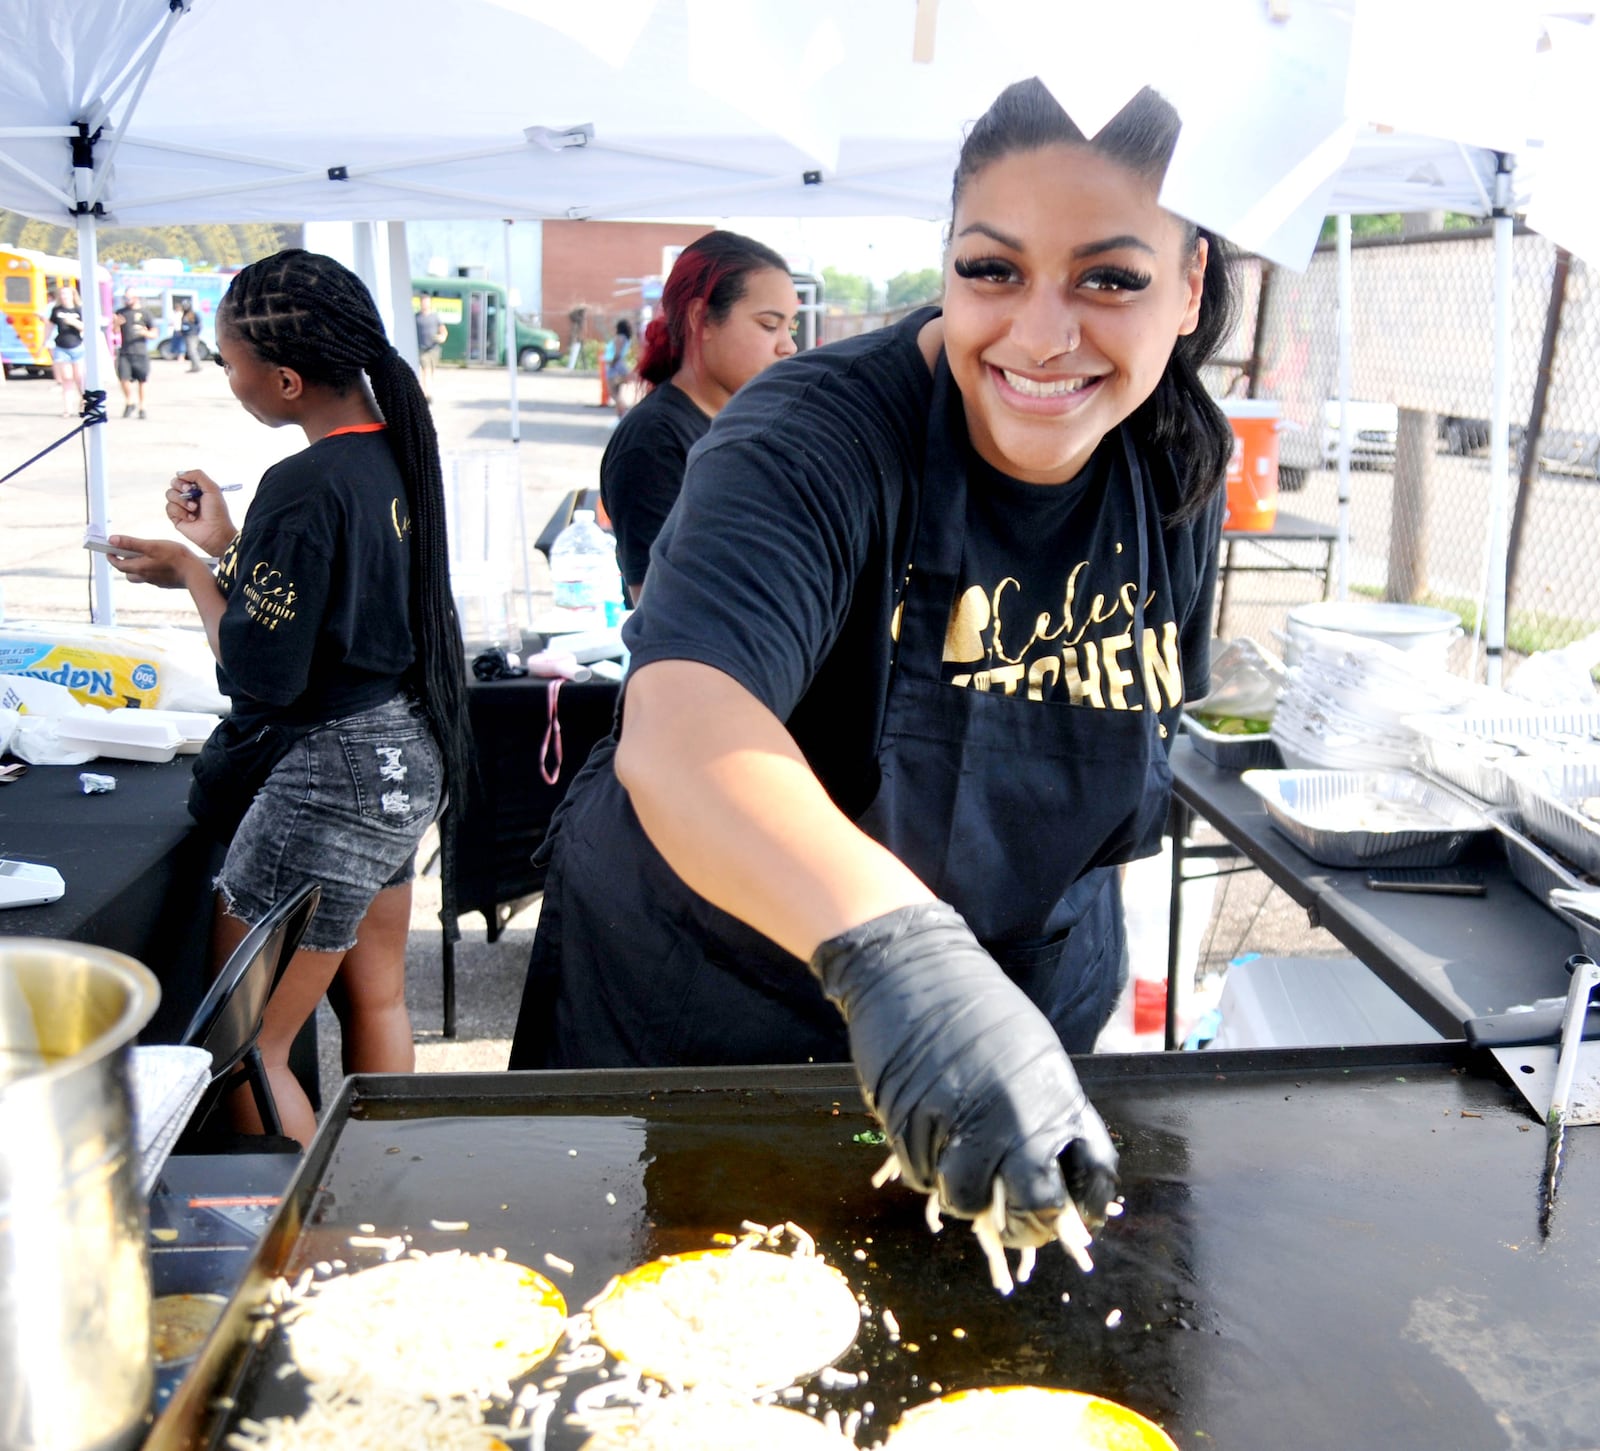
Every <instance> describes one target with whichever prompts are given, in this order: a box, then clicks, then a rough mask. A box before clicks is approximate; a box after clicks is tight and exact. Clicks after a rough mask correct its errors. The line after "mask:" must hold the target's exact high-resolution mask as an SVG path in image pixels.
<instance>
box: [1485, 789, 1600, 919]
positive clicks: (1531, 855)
mask: <svg viewBox="0 0 1600 1451" xmlns="http://www.w3.org/2000/svg"><path fill="white" fill-rule="evenodd" d="M1489 820H1490V822H1491V823H1492V824H1493V826H1494V829H1495V830H1496V831H1497V832H1498V833H1499V835H1500V841H1501V844H1502V845H1503V846H1504V847H1505V849H1506V861H1507V862H1508V863H1509V864H1510V867H1511V875H1512V876H1513V877H1514V878H1515V879H1516V881H1517V884H1518V885H1519V886H1521V887H1522V889H1523V890H1524V891H1526V892H1528V893H1529V894H1530V895H1531V896H1533V897H1536V898H1537V899H1538V900H1539V901H1541V902H1543V903H1544V904H1545V905H1546V906H1549V905H1550V893H1551V892H1552V891H1553V890H1554V889H1555V888H1556V887H1566V888H1567V889H1568V890H1571V891H1583V890H1584V889H1585V888H1589V887H1593V886H1594V885H1595V883H1593V882H1592V881H1590V880H1589V879H1588V878H1587V877H1584V876H1581V875H1580V874H1579V873H1578V872H1577V870H1576V869H1575V868H1573V867H1571V866H1569V865H1567V863H1566V862H1564V861H1562V860H1561V858H1560V857H1557V856H1552V855H1551V854H1550V853H1549V852H1548V851H1546V850H1545V849H1544V848H1543V847H1542V846H1540V845H1539V843H1538V842H1536V841H1534V840H1533V839H1532V838H1531V837H1529V836H1528V835H1526V834H1525V833H1524V831H1523V830H1522V817H1521V815H1520V814H1519V813H1518V812H1517V809H1516V808H1515V807H1514V806H1499V807H1496V808H1495V809H1494V810H1493V811H1491V812H1490V813H1489Z"/></svg>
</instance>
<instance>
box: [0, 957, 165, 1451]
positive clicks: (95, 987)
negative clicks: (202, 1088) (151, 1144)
mask: <svg viewBox="0 0 1600 1451" xmlns="http://www.w3.org/2000/svg"><path fill="white" fill-rule="evenodd" d="M160 996H161V990H160V988H159V987H158V986H157V984H156V980H155V978H154V977H153V976H152V975H151V974H150V972H149V971H148V970H147V969H146V968H144V967H142V966H141V965H140V964H139V963H137V962H135V961H134V960H133V959H132V958H131V957H124V956H123V955H122V954H121V953H119V952H107V951H105V950H103V949H100V948H95V947H80V946H78V945H76V944H75V943H71V942H54V941H48V940H46V939H44V938H31V937H19V938H12V939H9V940H0V1451H47V1448H48V1451H124V1448H129V1447H132V1446H136V1445H137V1444H138V1443H139V1441H140V1440H141V1439H142V1437H143V1434H144V1431H145V1414H146V1412H147V1410H148V1408H149V1403H150V1394H151V1388H152V1384H153V1372H152V1368H151V1359H150V1256H149V1249H148V1246H147V1244H146V1236H145V1223H146V1218H145V1204H144V1201H143V1200H142V1199H141V1198H140V1197H139V1194H138V1188H137V1182H138V1173H137V1169H138V1165H137V1163H136V1162H135V1156H136V1154H137V1146H136V1144H135V1141H134V1131H133V1102H132V1095H131V1091H130V1088H129V1055H130V1051H131V1047H132V1044H133V1040H134V1037H135V1036H136V1035H137V1034H138V1032H139V1030H140V1029H141V1028H143V1027H144V1025H145V1024H146V1023H147V1022H149V1021H150V1016H151V1014H152V1013H154V1012H155V1009H156V1004H157V1002H158V1001H159V1000H160Z"/></svg>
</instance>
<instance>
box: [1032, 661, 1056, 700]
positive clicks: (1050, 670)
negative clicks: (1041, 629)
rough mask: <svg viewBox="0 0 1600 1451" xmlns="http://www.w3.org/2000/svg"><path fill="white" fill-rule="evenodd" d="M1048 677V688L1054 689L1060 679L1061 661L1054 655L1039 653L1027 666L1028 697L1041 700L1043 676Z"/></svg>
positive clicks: (1042, 695)
mask: <svg viewBox="0 0 1600 1451" xmlns="http://www.w3.org/2000/svg"><path fill="white" fill-rule="evenodd" d="M1047 675H1048V676H1049V677H1050V684H1049V687H1048V688H1049V689H1051V690H1054V689H1055V686H1056V681H1058V680H1059V679H1061V661H1060V660H1058V659H1057V658H1056V657H1055V656H1054V655H1041V656H1040V657H1039V658H1038V659H1037V660H1035V661H1034V662H1033V664H1032V665H1030V666H1029V667H1028V699H1029V700H1043V699H1044V693H1045V690H1046V686H1045V683H1044V682H1045V676H1047Z"/></svg>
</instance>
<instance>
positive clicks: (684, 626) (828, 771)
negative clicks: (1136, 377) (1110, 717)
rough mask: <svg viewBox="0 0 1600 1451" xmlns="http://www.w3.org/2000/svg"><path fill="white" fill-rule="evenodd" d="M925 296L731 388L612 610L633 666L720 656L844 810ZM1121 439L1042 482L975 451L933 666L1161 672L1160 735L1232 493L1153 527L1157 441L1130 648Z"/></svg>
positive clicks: (902, 526) (1160, 515)
mask: <svg viewBox="0 0 1600 1451" xmlns="http://www.w3.org/2000/svg"><path fill="white" fill-rule="evenodd" d="M936 315H937V312H936V310H934V309H924V310H921V311H919V312H917V313H914V314H912V315H911V316H910V317H908V318H906V319H905V320H904V321H902V322H901V323H899V324H897V325H895V326H894V327H892V328H886V329H883V330H882V331H879V332H876V333H870V334H867V335H866V336H864V337H860V338H855V339H850V340H848V341H846V342H842V343H837V344H833V345H831V346H828V347H825V348H818V349H814V350H812V351H809V352H805V353H801V354H799V355H798V356H796V357H794V358H791V359H788V360H786V361H785V362H782V363H780V364H778V365H776V366H775V367H772V368H769V369H768V370H766V371H765V372H763V373H762V374H761V375H760V376H759V377H758V378H756V379H755V380H753V381H752V382H751V383H749V384H747V385H746V386H745V387H744V388H742V389H740V390H739V392H738V393H737V394H736V395H735V396H734V398H733V399H732V401H731V402H730V403H729V404H728V406H727V407H726V408H725V409H723V411H722V412H721V413H720V414H719V415H718V416H717V419H716V421H715V423H714V424H713V426H712V428H711V430H710V432H709V434H708V435H707V437H706V438H705V440H704V441H703V442H702V443H701V444H700V445H699V446H698V447H697V448H696V449H695V450H694V453H693V456H692V458H691V459H690V461H689V466H688V471H687V475H686V478H685V483H684V488H683V492H682V494H681V496H680V498H679V501H678V504H677V507H676V508H675V509H674V510H673V512H672V515H671V517H670V518H669V519H668V520H667V523H666V526H665V527H664V529H663V530H662V533H661V535H660V537H659V538H658V540H657V543H656V548H655V551H654V553H653V555H652V557H651V561H650V585H649V589H648V590H647V591H646V593H645V597H644V602H643V603H642V605H641V608H640V609H639V610H638V611H637V612H636V613H635V614H634V615H633V617H632V619H631V620H630V622H629V623H628V625H627V626H626V627H625V631H624V633H625V637H626V640H627V644H628V648H629V650H630V652H631V655H632V668H633V669H635V670H637V669H639V668H640V667H642V666H644V665H647V664H649V663H651V662H652V661H655V660H672V659H678V660H693V661H696V662H699V663H701V664H705V665H710V666H713V667H715V668H716V669H718V670H721V671H723V672H725V673H726V674H728V675H731V676H732V677H733V678H734V679H735V680H737V681H738V682H739V683H740V684H741V685H743V686H744V687H745V688H746V689H747V690H749V691H750V692H751V693H752V694H753V695H755V696H756V698H757V699H759V700H760V701H762V703H763V704H765V705H766V706H767V707H768V708H769V709H770V710H772V712H773V713H774V714H775V715H776V716H777V717H778V718H779V719H780V720H782V721H784V722H785V723H786V724H787V726H788V728H789V730H790V732H791V733H792V734H793V736H794V737H795V740H796V742H797V743H798V744H799V746H800V748H801V750H802V752H803V753H804V754H805V756H806V759H807V760H808V762H809V763H810V764H811V767H812V769H813V770H815V771H816V773H817V775H818V777H819V778H820V779H821V781H822V783H823V785H824V786H825V787H826V788H827V790H828V791H829V793H830V795H831V796H832V797H833V799H834V801H835V802H836V803H837V804H838V805H839V807H840V808H841V809H842V810H843V811H844V812H845V813H846V814H847V815H850V816H852V817H854V816H857V815H859V814H860V812H861V811H862V810H864V809H865V807H866V806H867V805H868V804H869V803H870V801H871V800H872V797H873V796H874V795H875V794H876V790H877V766H876V761H875V755H876V748H877V741H878V737H879V733H880V728H881V725H882V720H883V712H884V707H885V702H886V698H887V693H888V683H889V672H890V662H891V653H890V652H891V647H892V630H893V628H894V620H893V616H894V611H895V607H896V600H897V596H896V591H897V589H898V587H899V586H900V584H901V581H902V579H903V574H904V570H905V567H906V564H907V562H908V559H909V555H910V541H911V529H912V525H913V522H914V521H913V519H912V514H913V509H912V508H911V504H912V501H913V499H914V497H915V494H914V492H913V491H911V490H910V489H909V488H908V486H909V485H911V484H912V483H913V481H914V480H915V479H917V478H918V477H919V476H920V473H921V470H922V467H923V463H924V458H923V455H924V451H925V447H926V431H927V416H928V410H929V405H930V400H931V396H932V391H933V379H932V376H931V374H930V373H929V370H928V367H927V364H926V363H925V362H924V360H923V357H922V354H921V352H920V350H919V348H918V346H917V333H918V332H919V330H920V329H921V328H922V326H923V325H924V324H926V323H927V322H928V321H929V320H930V319H931V318H932V317H934V316H936ZM958 446H964V441H962V442H961V443H960V444H959V445H958ZM1122 446H1123V445H1122V436H1121V430H1116V431H1114V432H1113V433H1112V434H1110V435H1108V437H1107V438H1106V439H1105V441H1104V442H1103V443H1102V444H1101V447H1100V449H1099V450H1097V452H1096V454H1095V456H1094V458H1093V459H1092V460H1091V461H1090V463H1089V464H1088V465H1086V467H1085V470H1084V472H1083V473H1082V474H1080V475H1079V477H1078V478H1077V479H1076V480H1074V481H1073V482H1072V483H1070V484H1067V485H1063V486H1052V487H1039V486H1035V485H1029V484H1024V483H1021V482H1019V481H1017V480H1015V479H1010V478H1006V477H1005V476H1003V475H1001V474H998V473H997V472H995V471H994V470H993V469H990V468H988V467H987V466H986V465H984V464H982V463H981V462H980V461H978V460H976V458H975V457H969V469H968V500H967V536H966V545H965V550H964V555H963V564H962V571H963V573H962V581H961V586H960V589H959V591H958V596H957V598H958V601H959V602H960V603H959V605H958V607H957V608H955V609H954V610H953V611H952V617H951V626H952V628H951V630H950V632H949V635H948V636H947V641H946V647H945V657H946V658H945V666H944V671H945V678H946V679H948V680H950V681H951V684H952V688H957V687H958V686H960V687H965V688H970V689H988V690H1008V689H1009V690H1011V691H1013V692H1015V693H1024V692H1027V691H1029V688H1030V685H1033V686H1035V687H1036V688H1037V690H1038V692H1039V698H1041V699H1049V700H1056V701H1064V702H1069V703H1073V704H1080V705H1084V706H1087V707H1090V708H1105V709H1113V710H1115V709H1133V708H1141V709H1142V708H1143V707H1144V702H1145V699H1146V696H1147V693H1149V692H1151V691H1153V692H1154V693H1155V694H1157V695H1158V696H1159V702H1158V709H1159V714H1160V722H1161V729H1162V730H1163V731H1164V732H1165V734H1166V736H1167V739H1168V743H1169V745H1170V741H1171V739H1172V737H1173V736H1175V734H1176V724H1177V717H1178V714H1179V711H1180V709H1181V706H1182V701H1183V699H1184V698H1185V697H1186V696H1187V697H1188V698H1191V699H1193V698H1198V697H1199V696H1200V695H1203V694H1204V693H1205V691H1206V690H1207V689H1208V686H1209V669H1210V660H1209V639H1210V619H1211V603H1212V595H1213V590H1214V587H1215V581H1216V556H1217V543H1218V538H1219V534H1220V529H1221V517H1222V516H1221V511H1222V504H1223V495H1222V491H1221V490H1220V489H1219V490H1218V491H1217V495H1216V497H1215V499H1214V500H1213V502H1212V504H1211V506H1210V507H1208V509H1207V510H1206V511H1205V512H1204V513H1203V514H1202V515H1201V516H1200V517H1199V518H1198V519H1196V520H1194V521H1192V522H1191V523H1188V524H1183V525H1178V526H1176V527H1166V525H1165V522H1164V516H1166V515H1169V514H1171V513H1172V512H1173V511H1174V510H1175V509H1176V508H1177V507H1178V504H1179V502H1180V495H1179V486H1178V480H1177V475H1176V472H1175V469H1174V467H1173V464H1172V461H1171V460H1170V459H1168V458H1166V457H1164V456H1161V457H1156V458H1153V459H1147V463H1148V466H1149V468H1150V470H1151V474H1152V480H1153V484H1154V491H1155V495H1156V500H1157V504H1158V508H1157V510H1155V511H1152V512H1151V516H1150V517H1149V518H1148V519H1147V521H1146V545H1147V550H1148V579H1147V586H1146V590H1147V593H1146V600H1145V605H1144V617H1145V621H1144V622H1145V628H1146V635H1145V639H1146V640H1147V641H1150V640H1152V638H1153V643H1154V646H1155V649H1154V651H1153V652H1148V653H1147V652H1145V651H1144V650H1142V649H1141V650H1135V649H1134V648H1132V646H1131V645H1129V644H1124V642H1123V641H1122V639H1121V637H1122V636H1123V635H1124V634H1131V633H1132V603H1133V599H1134V596H1135V595H1137V593H1138V585H1137V581H1138V543H1139V541H1138V539H1137V537H1136V525H1135V517H1134V512H1133V501H1132V498H1131V497H1129V496H1128V495H1127V493H1126V491H1125V490H1123V489H1114V490H1108V489H1106V488H1105V487H1097V482H1102V483H1103V480H1104V477H1105V473H1106V470H1107V467H1108V465H1107V458H1108V451H1109V450H1112V449H1121V448H1122ZM997 619H998V621H999V624H1000V630H999V633H998V636H997V635H996V631H995V628H994V627H995V621H996V620H997ZM1151 631H1153V632H1154V635H1153V637H1152V636H1151V634H1150V632H1151ZM1041 661H1044V662H1046V663H1043V664H1041V663H1039V662H1041ZM1052 661H1053V662H1055V663H1054V664H1052V663H1049V662H1052Z"/></svg>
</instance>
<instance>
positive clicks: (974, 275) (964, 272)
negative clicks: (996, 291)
mask: <svg viewBox="0 0 1600 1451" xmlns="http://www.w3.org/2000/svg"><path fill="white" fill-rule="evenodd" d="M950 265H951V266H952V267H953V268H954V269H955V274H956V276H957V277H960V278H962V279H964V280H965V281H968V282H972V281H979V282H1005V281H1007V280H1009V279H1010V278H1011V277H1012V276H1013V275H1014V272H1015V269H1014V268H1013V267H1012V266H1011V265H1010V264H1009V263H1007V262H1003V261H1002V260H1001V259H1000V258H998V257H957V258H956V259H955V261H954V262H952V263H951V264H950Z"/></svg>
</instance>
